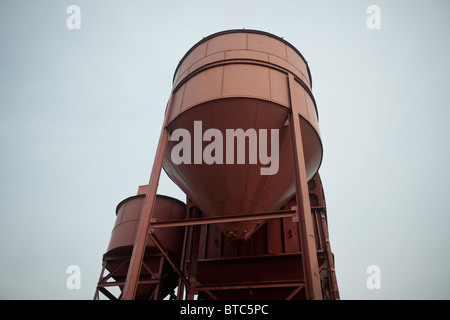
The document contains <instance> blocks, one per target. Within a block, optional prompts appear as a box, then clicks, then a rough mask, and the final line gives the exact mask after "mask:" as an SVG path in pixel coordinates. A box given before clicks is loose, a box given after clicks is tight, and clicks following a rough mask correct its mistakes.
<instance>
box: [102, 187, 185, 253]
mask: <svg viewBox="0 0 450 320" xmlns="http://www.w3.org/2000/svg"><path fill="white" fill-rule="evenodd" d="M144 201H145V194H138V195H136V196H131V197H129V198H127V199H125V200H123V201H121V202H120V203H119V204H118V205H117V208H116V222H115V224H114V228H113V231H112V233H111V239H110V241H109V245H108V249H107V254H117V253H118V252H124V253H125V252H127V253H128V252H129V253H131V251H132V250H133V246H134V243H135V239H136V233H137V231H138V226H139V221H140V218H141V213H142V209H143V206H144ZM185 211H186V205H185V204H184V203H183V202H181V201H180V200H177V199H174V198H171V197H168V196H163V195H157V197H156V201H155V208H154V213H153V217H154V218H155V219H156V220H164V221H167V220H178V219H183V218H184V217H185ZM154 233H155V235H156V237H157V238H158V239H159V240H160V242H161V244H162V245H163V246H164V248H166V249H167V250H168V251H169V252H170V253H172V255H173V256H174V257H175V258H178V259H179V258H180V257H181V251H182V248H183V237H184V228H183V227H173V228H165V229H157V230H155V231H154ZM147 246H148V247H150V248H154V249H155V252H156V251H158V249H157V248H156V246H155V245H154V244H153V243H152V242H151V241H147Z"/></svg>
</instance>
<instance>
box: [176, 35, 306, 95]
mask: <svg viewBox="0 0 450 320" xmlns="http://www.w3.org/2000/svg"><path fill="white" fill-rule="evenodd" d="M230 33H255V34H261V35H265V36H268V37H271V38H274V39H277V40H278V41H281V42H283V43H284V44H286V45H288V46H289V47H290V48H291V49H292V50H294V51H295V52H296V53H297V54H298V55H299V56H300V57H301V58H302V60H303V61H304V62H305V64H306V68H307V70H308V77H309V80H310V84H311V87H312V77H311V71H310V70H309V66H308V61H306V59H305V57H303V55H302V54H301V52H300V51H299V50H298V49H297V48H296V47H294V46H293V45H292V44H291V43H289V42H288V41H286V40H284V39H283V38H282V37H279V36H277V35H274V34H272V33H270V32H266V31H261V30H255V29H230V30H224V31H219V32H216V33H213V34H211V35H209V36H207V37H204V38H203V39H202V40H200V41H199V42H197V43H196V44H194V45H193V46H192V47H191V48H190V49H189V50H188V51H187V52H186V53H185V54H184V56H183V58H181V60H180V62H178V65H177V67H176V69H175V72H174V74H173V79H172V82H173V81H175V75H176V74H177V71H178V69H179V68H180V66H181V64H182V63H183V61H184V59H185V58H186V57H187V56H188V55H189V54H190V53H191V52H192V51H193V50H194V49H195V48H196V47H198V46H199V45H201V44H202V43H204V42H206V41H208V40H210V39H212V38H215V37H218V36H221V35H224V34H230Z"/></svg>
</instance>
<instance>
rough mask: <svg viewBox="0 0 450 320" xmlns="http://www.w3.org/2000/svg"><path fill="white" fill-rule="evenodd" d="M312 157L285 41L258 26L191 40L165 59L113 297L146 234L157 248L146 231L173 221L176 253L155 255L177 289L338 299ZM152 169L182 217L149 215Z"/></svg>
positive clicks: (311, 112)
mask: <svg viewBox="0 0 450 320" xmlns="http://www.w3.org/2000/svg"><path fill="white" fill-rule="evenodd" d="M322 156H323V147H322V142H321V138H320V131H319V125H318V112H317V106H316V102H315V99H314V96H313V94H312V80H311V73H310V70H309V67H308V64H307V62H306V60H305V59H304V57H303V56H302V55H301V53H300V52H299V51H298V50H297V49H296V48H295V47H294V46H293V45H291V44H290V43H289V42H287V41H286V40H284V39H282V38H280V37H278V36H275V35H273V34H270V33H266V32H262V31H257V30H228V31H223V32H219V33H215V34H213V35H211V36H208V37H205V38H203V39H202V40H200V41H199V42H198V43H196V44H195V45H194V46H193V47H192V48H191V49H190V50H189V51H188V52H187V53H186V54H185V55H184V57H183V58H182V59H181V61H180V62H179V64H178V66H177V68H176V70H175V74H174V78H173V88H172V92H171V94H170V98H169V101H168V104H167V107H166V112H165V119H164V123H163V126H162V130H161V136H160V139H159V144H158V149H157V152H156V157H155V162H154V164H153V168H152V173H151V177H150V182H149V188H148V190H147V192H146V196H145V199H146V201H145V205H144V206H143V208H142V213H141V216H140V219H139V227H138V230H137V236H136V242H135V244H134V246H133V258H132V259H131V261H130V266H129V269H128V273H127V277H126V280H125V285H124V295H123V298H125V299H134V298H135V292H136V285H137V279H138V278H139V277H138V274H139V270H141V267H142V261H143V258H144V254H145V243H146V241H147V239H148V237H150V239H151V240H152V241H154V243H156V244H158V245H157V247H158V248H159V250H160V251H161V252H167V250H166V248H165V246H164V244H162V243H161V241H159V240H158V235H157V234H156V231H157V230H158V231H161V230H164V231H167V230H169V229H168V228H173V227H182V228H184V231H185V238H184V242H183V244H182V254H181V257H180V259H181V260H180V262H179V263H177V262H175V260H176V259H173V257H172V256H171V254H166V255H165V258H166V259H167V260H168V261H169V262H170V265H171V266H172V267H173V269H174V271H175V272H176V273H177V275H178V276H179V281H178V293H177V295H176V297H177V298H178V299H184V298H187V299H191V298H193V297H194V296H199V297H201V298H202V299H229V298H230V297H233V298H239V299H322V298H325V299H337V298H338V297H339V294H338V290H337V283H336V279H335V273H334V261H333V260H334V257H333V255H332V253H331V249H330V247H329V241H328V240H327V239H328V227H327V225H326V213H325V203H324V198H323V197H322V198H323V201H322V202H320V201H319V198H320V197H318V194H319V195H320V193H322V194H323V189H322V186H321V183H319V184H318V183H317V182H318V181H320V177H319V174H318V170H319V167H320V165H321V162H322ZM163 169H164V171H165V172H166V173H167V175H168V176H169V177H170V178H171V179H172V180H173V181H174V182H175V183H176V184H177V185H178V186H179V187H180V189H181V190H182V191H183V192H184V193H185V194H186V214H185V217H183V218H179V219H158V218H157V217H156V216H155V214H156V211H155V200H156V199H157V196H156V192H157V185H158V180H159V176H160V174H161V170H163ZM308 182H310V184H309V187H308ZM312 186H315V187H314V188H312ZM317 186H318V187H317ZM316 188H317V190H319V192H318V193H317V190H316ZM314 190H316V191H314ZM315 197H316V198H315ZM322 198H320V199H322ZM316 200H317V201H316ZM249 270H251V272H249ZM182 289H184V290H185V291H184V292H185V293H183V292H182Z"/></svg>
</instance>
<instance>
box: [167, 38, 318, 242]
mask: <svg viewBox="0 0 450 320" xmlns="http://www.w3.org/2000/svg"><path fill="white" fill-rule="evenodd" d="M288 73H292V74H294V75H295V83H292V84H291V85H292V86H293V94H294V95H295V96H296V98H297V100H298V101H300V102H301V103H300V104H299V105H298V110H299V113H300V116H301V120H300V121H301V125H302V126H301V127H302V136H303V145H304V153H305V160H306V170H307V179H308V180H309V179H311V178H312V176H313V175H314V174H315V173H316V172H317V170H318V168H319V167H320V164H321V161H322V144H321V141H320V134H319V127H318V115H317V111H316V106H315V101H314V97H313V95H312V93H311V91H310V76H309V69H308V67H307V64H306V63H305V61H304V59H303V57H301V55H300V54H299V53H298V52H297V51H296V50H294V49H293V47H292V46H291V45H289V44H288V43H286V42H285V41H283V40H282V39H280V38H277V37H275V36H272V35H269V34H266V33H258V32H253V31H242V30H238V31H229V32H224V33H219V34H216V35H212V36H210V37H208V38H206V39H203V40H202V41H201V42H200V43H199V44H197V45H195V46H194V47H193V49H192V50H191V51H190V52H189V53H188V54H187V55H186V56H185V57H184V58H183V60H182V61H181V62H180V64H179V66H178V68H177V71H176V73H175V77H174V88H173V101H172V103H173V105H172V107H171V110H170V112H169V115H168V117H169V124H168V128H169V130H170V131H171V132H173V131H174V130H176V129H179V128H183V129H187V130H188V131H189V132H190V135H191V137H194V136H195V134H194V127H193V124H194V121H201V123H202V129H203V132H204V131H206V130H208V129H210V128H214V129H218V130H220V131H221V132H222V134H223V136H225V131H226V130H227V129H238V128H241V129H243V130H244V131H245V130H247V129H249V128H252V129H255V130H256V131H257V132H259V130H261V129H267V130H268V132H270V130H272V129H278V130H279V133H280V139H279V150H280V151H279V152H280V156H279V170H278V172H277V173H276V174H275V175H271V176H261V174H260V171H259V169H260V167H261V166H262V165H261V164H259V163H258V164H247V165H227V164H215V163H214V164H205V163H202V164H183V163H182V164H174V163H173V162H172V160H171V152H172V150H173V148H174V146H175V145H176V142H174V141H169V143H168V146H167V150H166V153H165V157H164V170H165V171H166V173H167V174H168V176H169V177H170V178H171V179H172V180H173V181H174V182H175V183H176V184H177V185H178V186H179V187H180V188H181V189H182V190H183V191H184V192H185V193H186V194H187V195H188V196H189V197H190V198H191V199H192V200H193V201H194V202H195V203H196V205H197V206H198V207H199V208H200V209H201V210H202V211H203V212H204V213H205V214H206V215H209V216H223V215H233V214H240V213H252V212H262V211H271V210H276V209H278V208H279V207H280V206H281V205H282V204H283V203H284V202H286V201H287V200H288V199H289V198H291V197H292V196H293V194H294V192H295V186H294V177H293V175H292V170H293V162H292V146H291V136H290V129H289V126H288V125H287V124H286V120H287V119H288V113H289V110H290V99H291V97H290V94H289V92H290V88H289V83H288V80H287V74H288ZM194 139H195V137H194ZM194 139H192V140H194ZM191 143H192V145H191V150H193V149H194V141H191ZM201 143H202V150H203V148H205V147H206V145H207V144H208V142H205V141H204V142H201ZM192 157H193V155H192ZM225 157H226V155H225V150H224V158H225ZM246 159H248V154H247V156H246ZM191 163H194V159H192V161H191ZM257 227H258V226H257V225H256V223H255V222H248V223H239V224H224V225H222V229H223V231H224V232H225V233H227V234H228V235H229V236H230V238H235V239H246V238H248V237H249V236H251V234H252V233H253V232H255V231H256V229H257Z"/></svg>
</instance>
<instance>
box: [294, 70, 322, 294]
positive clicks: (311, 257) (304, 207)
mask: <svg viewBox="0 0 450 320" xmlns="http://www.w3.org/2000/svg"><path fill="white" fill-rule="evenodd" d="M288 81H289V93H290V100H291V112H290V113H289V123H290V127H291V141H292V147H293V154H294V170H295V191H296V199H297V217H298V223H299V227H300V244H301V248H302V261H303V273H304V278H305V290H306V299H308V300H322V288H321V284H320V274H319V265H318V262H317V251H316V243H315V236H314V227H313V223H312V218H311V205H310V203H309V192H308V182H307V177H306V165H305V157H304V153H303V141H302V134H301V128H300V116H299V111H300V108H299V106H300V105H301V104H302V103H305V102H304V101H301V100H302V99H300V97H299V96H298V95H297V94H296V93H295V92H294V88H295V86H294V83H295V79H294V76H293V75H292V74H291V73H289V74H288Z"/></svg>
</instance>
